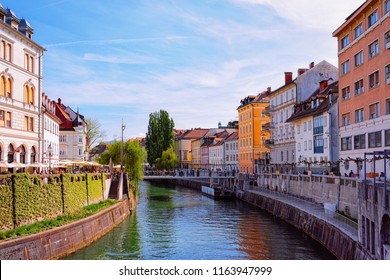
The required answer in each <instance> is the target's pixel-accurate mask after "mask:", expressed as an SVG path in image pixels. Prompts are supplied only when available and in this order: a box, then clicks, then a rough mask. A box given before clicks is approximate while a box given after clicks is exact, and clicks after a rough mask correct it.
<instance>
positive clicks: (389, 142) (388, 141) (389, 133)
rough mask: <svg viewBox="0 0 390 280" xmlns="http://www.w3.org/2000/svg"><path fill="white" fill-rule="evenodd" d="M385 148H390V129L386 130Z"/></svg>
mask: <svg viewBox="0 0 390 280" xmlns="http://www.w3.org/2000/svg"><path fill="white" fill-rule="evenodd" d="M385 146H390V129H388V130H385Z"/></svg>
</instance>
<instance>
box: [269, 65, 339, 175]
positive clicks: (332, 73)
mask: <svg viewBox="0 0 390 280" xmlns="http://www.w3.org/2000/svg"><path fill="white" fill-rule="evenodd" d="M323 80H330V81H337V80H338V70H337V67H335V66H333V65H332V64H330V63H328V62H327V61H325V60H323V61H321V62H320V63H318V64H317V65H315V64H314V62H312V63H310V65H309V69H305V68H300V69H298V76H297V77H296V78H295V79H294V80H293V78H292V72H285V84H284V85H283V86H281V87H280V88H278V89H276V90H274V91H272V93H271V94H270V95H269V98H270V107H269V112H270V117H271V123H270V130H271V138H270V141H269V142H268V143H267V144H269V145H270V147H271V153H270V154H271V160H270V164H271V170H273V171H276V170H279V171H281V172H287V170H289V168H290V167H291V164H293V163H295V162H297V161H298V157H299V156H298V155H297V151H296V148H297V147H298V146H299V145H297V141H298V140H297V138H296V137H297V130H296V127H295V128H294V125H293V123H291V122H286V120H287V119H288V118H290V117H291V115H292V114H293V113H294V105H295V104H299V103H301V102H304V101H305V100H307V99H308V98H309V97H311V96H312V94H313V93H314V92H315V91H316V90H317V89H318V85H319V83H320V82H321V81H323ZM308 141H309V140H307V145H308V143H309V142H308ZM303 144H304V142H303V143H301V145H303ZM309 158H310V157H309Z"/></svg>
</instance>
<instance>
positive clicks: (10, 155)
mask: <svg viewBox="0 0 390 280" xmlns="http://www.w3.org/2000/svg"><path fill="white" fill-rule="evenodd" d="M14 156H15V150H14V146H12V145H11V144H9V146H8V160H7V161H8V163H11V162H13V161H14Z"/></svg>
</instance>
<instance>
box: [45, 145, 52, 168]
mask: <svg viewBox="0 0 390 280" xmlns="http://www.w3.org/2000/svg"><path fill="white" fill-rule="evenodd" d="M46 152H47V155H48V156H49V171H50V170H51V157H52V156H53V147H52V146H51V144H49V147H47V150H46Z"/></svg>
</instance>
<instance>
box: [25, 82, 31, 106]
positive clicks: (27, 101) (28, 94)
mask: <svg viewBox="0 0 390 280" xmlns="http://www.w3.org/2000/svg"><path fill="white" fill-rule="evenodd" d="M29 99H30V89H29V88H28V86H27V85H26V86H25V87H24V103H29Z"/></svg>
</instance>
